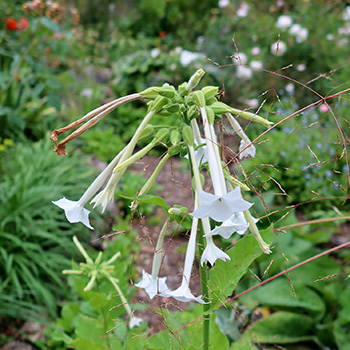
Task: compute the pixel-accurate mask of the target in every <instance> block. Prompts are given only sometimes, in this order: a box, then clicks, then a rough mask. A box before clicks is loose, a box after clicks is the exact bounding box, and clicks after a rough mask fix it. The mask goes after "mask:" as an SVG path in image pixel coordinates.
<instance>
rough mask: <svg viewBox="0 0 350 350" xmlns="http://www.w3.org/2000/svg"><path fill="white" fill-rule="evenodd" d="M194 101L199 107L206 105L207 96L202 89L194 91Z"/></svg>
mask: <svg viewBox="0 0 350 350" xmlns="http://www.w3.org/2000/svg"><path fill="white" fill-rule="evenodd" d="M192 95H193V102H194V103H195V104H196V105H197V106H198V107H199V108H202V107H205V97H204V94H203V92H202V91H195V92H193V93H192Z"/></svg>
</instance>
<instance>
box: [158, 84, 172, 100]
mask: <svg viewBox="0 0 350 350" xmlns="http://www.w3.org/2000/svg"><path fill="white" fill-rule="evenodd" d="M175 93H176V91H175V88H174V87H173V86H172V85H167V86H162V87H161V88H160V89H159V95H160V96H164V97H167V98H174V97H175Z"/></svg>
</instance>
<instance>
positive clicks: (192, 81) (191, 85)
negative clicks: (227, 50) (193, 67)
mask: <svg viewBox="0 0 350 350" xmlns="http://www.w3.org/2000/svg"><path fill="white" fill-rule="evenodd" d="M204 74H205V72H204V70H203V69H202V68H201V69H198V70H197V71H196V73H194V74H193V75H192V77H191V78H190V80H189V82H188V83H187V85H186V87H185V90H186V91H191V90H193V89H194V88H195V87H196V86H197V85H198V83H199V82H200V80H201V79H202V77H203V75H204Z"/></svg>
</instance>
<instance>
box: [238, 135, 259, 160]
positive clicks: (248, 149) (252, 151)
mask: <svg viewBox="0 0 350 350" xmlns="http://www.w3.org/2000/svg"><path fill="white" fill-rule="evenodd" d="M239 152H240V153H239V159H243V158H247V157H252V158H254V157H255V155H256V148H255V146H254V145H253V144H252V143H251V142H250V140H248V142H247V140H245V139H242V140H241V142H240V144H239Z"/></svg>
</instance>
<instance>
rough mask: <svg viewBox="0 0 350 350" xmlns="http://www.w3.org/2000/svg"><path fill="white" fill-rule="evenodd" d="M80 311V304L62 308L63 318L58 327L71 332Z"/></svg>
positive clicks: (58, 321) (60, 319)
mask: <svg viewBox="0 0 350 350" xmlns="http://www.w3.org/2000/svg"><path fill="white" fill-rule="evenodd" d="M79 310H80V303H65V304H64V305H63V307H62V311H61V318H59V319H58V320H57V325H58V326H60V327H62V328H63V329H64V330H65V331H71V330H72V329H73V327H74V324H75V321H76V318H77V317H78V315H79Z"/></svg>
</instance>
